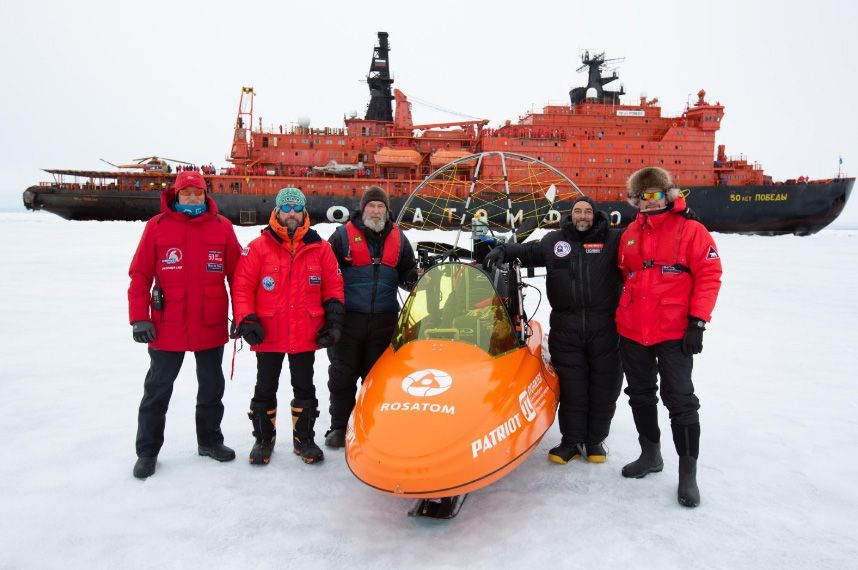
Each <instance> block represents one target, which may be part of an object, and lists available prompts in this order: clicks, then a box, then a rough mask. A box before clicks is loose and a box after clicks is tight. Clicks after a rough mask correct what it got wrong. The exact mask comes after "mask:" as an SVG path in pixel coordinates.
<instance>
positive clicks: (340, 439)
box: [325, 429, 346, 449]
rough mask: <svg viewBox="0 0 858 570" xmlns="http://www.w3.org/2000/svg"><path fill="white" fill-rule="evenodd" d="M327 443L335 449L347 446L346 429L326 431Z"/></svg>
mask: <svg viewBox="0 0 858 570" xmlns="http://www.w3.org/2000/svg"><path fill="white" fill-rule="evenodd" d="M325 445H326V446H327V447H332V448H334V449H339V448H341V447H345V446H346V430H344V429H329V430H328V431H327V433H325Z"/></svg>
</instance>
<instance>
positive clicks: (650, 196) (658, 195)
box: [641, 190, 664, 200]
mask: <svg viewBox="0 0 858 570" xmlns="http://www.w3.org/2000/svg"><path fill="white" fill-rule="evenodd" d="M662 198H664V192H663V191H661V190H657V191H655V192H641V200H661V199H662Z"/></svg>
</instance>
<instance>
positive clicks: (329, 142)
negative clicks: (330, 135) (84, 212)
mask: <svg viewBox="0 0 858 570" xmlns="http://www.w3.org/2000/svg"><path fill="white" fill-rule="evenodd" d="M325 144H334V141H332V140H331V139H325Z"/></svg>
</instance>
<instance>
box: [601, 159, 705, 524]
mask: <svg viewBox="0 0 858 570" xmlns="http://www.w3.org/2000/svg"><path fill="white" fill-rule="evenodd" d="M628 198H629V202H630V203H631V204H632V205H633V206H635V207H637V208H638V209H639V210H640V212H639V213H638V215H637V217H636V218H635V219H634V220H633V221H632V223H631V224H630V225H629V227H628V228H627V229H626V231H625V233H624V234H623V235H622V237H621V239H620V250H619V254H618V255H619V257H618V261H619V266H620V270H621V271H622V273H623V278H624V289H623V294H622V296H621V297H620V304H619V307H618V308H617V332H619V333H620V354H621V357H622V360H623V369H624V371H625V374H626V381H627V382H628V387H627V388H626V394H628V396H629V405H631V407H632V414H633V415H634V420H635V427H636V428H637V431H638V441H639V442H640V446H641V455H640V457H639V458H638V459H637V460H636V461H633V462H632V463H629V464H628V465H626V466H625V467H623V476H624V477H634V478H641V477H644V476H646V475H647V474H649V473H655V472H658V471H661V470H662V469H663V468H664V463H663V461H662V457H661V448H660V443H659V440H660V436H661V433H660V431H659V428H658V409H657V407H656V404H658V397H657V396H656V391H657V390H658V388H659V387H658V379H657V376H658V377H659V378H660V380H661V397H662V399H663V400H664V404H665V406H667V409H668V411H669V412H670V427H671V431H672V432H673V443H674V446H675V447H676V452H677V454H678V455H679V486H678V489H677V498H678V500H679V503H680V504H682V505H684V506H686V507H696V506H697V505H698V504H700V491H699V489H698V487H697V455H698V450H699V443H700V419H699V416H698V413H697V410H698V409H699V408H700V402H699V401H698V399H697V396H695V395H694V385H693V384H692V382H691V369H692V365H693V355H695V354H698V353H700V352H701V351H702V350H703V330H704V329H705V326H706V323H707V322H709V320H710V319H711V318H712V310H713V309H714V308H715V300H716V298H717V297H718V290H719V289H720V287H721V258H720V256H719V255H718V249H717V248H716V246H715V242H714V240H713V239H712V236H711V235H709V232H708V231H707V230H706V228H705V227H704V226H703V224H701V223H700V222H698V221H696V219H695V218H696V216H694V215H693V214H692V213H691V212H690V210H688V209H687V208H686V205H685V199H684V198H683V197H682V196H680V194H679V190H678V189H676V188H675V187H674V185H673V182H672V180H671V177H670V174H669V173H668V172H667V171H666V170H663V169H661V168H656V167H649V168H642V169H641V170H638V171H637V172H635V173H634V174H632V176H631V177H630V178H629V180H628Z"/></svg>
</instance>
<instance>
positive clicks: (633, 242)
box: [626, 239, 635, 246]
mask: <svg viewBox="0 0 858 570" xmlns="http://www.w3.org/2000/svg"><path fill="white" fill-rule="evenodd" d="M630 245H635V240H633V239H630V240H629V241H627V242H626V246H630Z"/></svg>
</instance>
